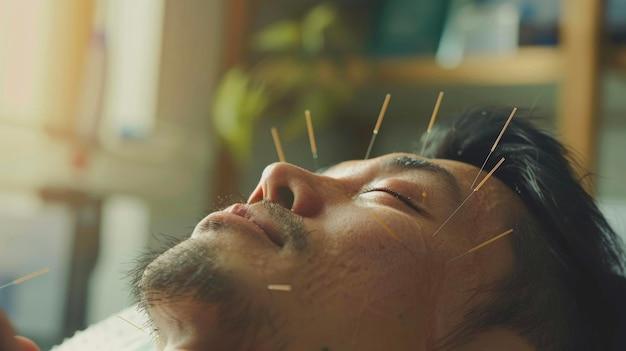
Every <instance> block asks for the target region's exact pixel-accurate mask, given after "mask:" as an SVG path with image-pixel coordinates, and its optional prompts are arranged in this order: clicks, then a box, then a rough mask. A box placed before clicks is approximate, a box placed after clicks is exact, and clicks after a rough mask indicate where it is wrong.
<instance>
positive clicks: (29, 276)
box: [0, 267, 50, 290]
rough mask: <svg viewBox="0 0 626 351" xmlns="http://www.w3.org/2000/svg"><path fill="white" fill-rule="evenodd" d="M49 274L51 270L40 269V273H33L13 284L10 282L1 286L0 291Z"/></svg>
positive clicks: (16, 280)
mask: <svg viewBox="0 0 626 351" xmlns="http://www.w3.org/2000/svg"><path fill="white" fill-rule="evenodd" d="M48 272H50V268H47V267H46V268H43V269H40V270H38V271H35V272H32V273H29V274H26V275H25V276H23V277H20V278H17V279H15V280H14V281H12V282H9V283H7V284H4V285H2V286H0V290H2V289H4V288H8V287H9V286H13V285H20V284H22V283H25V282H27V281H29V280H31V279H35V278H37V277H39V276H41V275H44V274H46V273H48Z"/></svg>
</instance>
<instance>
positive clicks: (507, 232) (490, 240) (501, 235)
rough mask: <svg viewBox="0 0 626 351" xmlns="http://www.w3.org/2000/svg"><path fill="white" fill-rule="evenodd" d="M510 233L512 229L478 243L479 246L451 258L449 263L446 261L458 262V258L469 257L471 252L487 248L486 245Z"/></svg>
mask: <svg viewBox="0 0 626 351" xmlns="http://www.w3.org/2000/svg"><path fill="white" fill-rule="evenodd" d="M511 233H513V229H509V230H507V231H505V232H504V233H501V234H498V235H496V236H495V237H493V238H491V239H488V240H485V241H483V242H482V243H480V244H478V245H476V246H474V247H472V248H471V249H469V250H467V251H465V252H464V253H463V254H461V255H458V256H456V257H455V258H453V259H451V260H449V261H448V263H450V262H452V261H456V260H458V259H459V258H461V257H464V256H466V255H469V254H471V253H472V252H474V251H477V250H480V249H482V248H483V247H485V246H487V245H489V244H491V243H493V242H495V241H497V240H500V239H502V238H504V237H505V236H507V235H509V234H511Z"/></svg>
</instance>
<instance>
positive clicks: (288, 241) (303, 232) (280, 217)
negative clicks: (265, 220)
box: [200, 200, 310, 251]
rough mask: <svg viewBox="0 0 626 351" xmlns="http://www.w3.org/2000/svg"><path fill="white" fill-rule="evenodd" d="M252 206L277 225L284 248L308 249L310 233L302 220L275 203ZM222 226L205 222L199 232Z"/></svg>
mask: <svg viewBox="0 0 626 351" xmlns="http://www.w3.org/2000/svg"><path fill="white" fill-rule="evenodd" d="M254 205H255V206H262V207H264V208H265V211H266V212H267V213H268V215H269V217H270V219H271V220H272V221H273V222H274V223H275V224H277V225H278V227H279V228H280V232H281V234H282V238H283V240H284V241H285V246H290V247H292V248H294V249H295V250H296V251H304V250H305V249H306V248H307V247H308V244H309V242H308V237H309V233H310V231H307V229H306V228H305V226H304V220H303V218H302V217H301V216H299V215H297V214H295V213H293V212H291V210H289V209H287V208H285V207H283V206H282V205H280V204H278V203H276V202H271V201H267V200H263V201H261V202H258V203H255V204H254ZM227 207H228V206H225V207H224V208H227ZM224 208H222V209H224ZM224 226H225V224H224V223H222V222H219V221H205V222H203V223H202V224H201V227H200V230H201V231H212V230H214V231H215V230H220V229H222V228H224Z"/></svg>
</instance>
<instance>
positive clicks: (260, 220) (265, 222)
mask: <svg viewBox="0 0 626 351" xmlns="http://www.w3.org/2000/svg"><path fill="white" fill-rule="evenodd" d="M252 206H254V205H252ZM252 206H250V205H247V204H241V203H237V204H234V205H232V206H230V207H229V208H227V209H226V210H224V211H225V212H228V213H231V214H234V215H236V216H239V217H242V218H245V219H246V220H248V221H250V222H251V223H252V224H253V225H255V226H256V227H257V228H259V229H260V230H261V231H262V232H263V234H265V236H266V237H267V238H268V239H269V240H270V241H271V242H272V243H274V245H276V246H278V247H279V248H282V247H283V246H285V241H286V240H285V239H286V238H285V235H284V233H283V232H282V231H281V230H280V227H279V226H278V225H276V223H275V221H274V220H272V219H271V218H269V217H266V216H263V215H262V213H259V211H254V210H253V209H252Z"/></svg>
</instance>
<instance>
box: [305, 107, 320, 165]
mask: <svg viewBox="0 0 626 351" xmlns="http://www.w3.org/2000/svg"><path fill="white" fill-rule="evenodd" d="M304 118H305V119H306V129H307V133H308V134H309V144H311V154H312V155H313V163H314V166H315V170H318V169H319V168H320V166H319V164H318V161H317V142H316V141H315V132H314V131H313V121H312V120H311V111H309V110H306V111H304Z"/></svg>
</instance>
